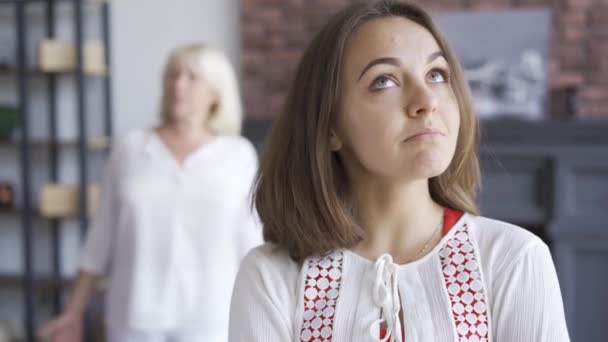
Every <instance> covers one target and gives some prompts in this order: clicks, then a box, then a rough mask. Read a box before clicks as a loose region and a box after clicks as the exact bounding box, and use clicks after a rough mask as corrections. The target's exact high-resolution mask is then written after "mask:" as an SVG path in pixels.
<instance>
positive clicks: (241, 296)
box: [229, 214, 569, 342]
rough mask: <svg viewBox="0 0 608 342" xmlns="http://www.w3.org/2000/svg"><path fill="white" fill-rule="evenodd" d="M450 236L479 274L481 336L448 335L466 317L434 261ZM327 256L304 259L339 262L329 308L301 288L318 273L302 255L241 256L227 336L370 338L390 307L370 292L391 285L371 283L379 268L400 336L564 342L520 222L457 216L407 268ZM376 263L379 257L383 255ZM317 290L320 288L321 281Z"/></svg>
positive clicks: (253, 340)
mask: <svg viewBox="0 0 608 342" xmlns="http://www.w3.org/2000/svg"><path fill="white" fill-rule="evenodd" d="M459 234H463V236H465V237H466V238H467V239H470V243H467V244H466V250H465V252H466V253H467V254H468V255H469V256H471V257H472V258H473V259H474V262H473V263H471V264H470V265H469V264H466V267H467V268H469V266H471V269H475V272H478V273H477V274H479V277H480V278H479V283H481V284H482V286H481V288H480V290H481V292H479V291H478V292H479V293H476V294H475V295H476V296H477V295H482V296H483V298H484V299H485V303H486V304H487V306H486V305H484V310H485V309H487V311H486V313H485V314H484V315H479V316H478V317H473V319H478V318H480V317H481V316H484V317H483V320H484V321H483V322H484V326H485V327H488V330H486V331H487V333H488V334H487V337H486V338H485V339H478V338H472V339H467V338H463V337H460V338H459V337H457V335H458V332H457V331H458V329H460V328H465V329H466V328H467V323H466V320H467V319H468V316H467V317H466V318H465V317H464V316H463V317H462V319H463V320H462V321H458V322H457V320H458V319H457V318H456V316H457V315H455V314H454V307H453V304H452V303H451V299H450V298H454V297H451V296H450V295H448V292H451V291H450V290H448V287H449V286H446V279H449V276H446V273H447V272H446V269H444V268H442V265H443V264H442V258H444V259H443V260H445V258H446V254H449V253H450V250H454V248H453V244H452V243H453V242H454V241H457V240H459V239H460V236H459ZM446 251H447V252H446ZM327 257H330V258H331V260H330V261H328V259H327ZM327 257H321V259H318V258H312V259H314V260H324V261H328V263H327V264H326V265H329V264H333V265H334V266H329V268H332V267H335V265H338V264H340V265H341V274H340V273H338V274H339V277H340V278H339V279H340V280H339V281H338V283H339V285H336V286H333V285H332V286H333V287H332V288H333V289H335V288H338V289H339V292H338V295H337V299H336V300H335V302H336V303H337V304H334V305H335V306H334V307H332V308H329V305H327V306H325V302H326V301H324V303H323V304H322V306H323V308H322V310H323V311H320V310H316V309H315V305H312V301H311V300H309V299H308V298H310V296H309V293H308V292H306V293H305V290H304V289H305V286H306V285H307V284H310V282H311V281H312V282H313V283H315V281H314V280H311V279H314V277H316V276H317V275H318V274H319V272H318V271H319V269H321V268H316V267H315V268H314V269H312V270H311V268H312V267H310V265H311V263H310V260H311V258H309V259H307V261H306V262H305V263H303V264H302V265H299V264H298V263H296V262H294V261H293V260H291V259H290V258H289V256H288V255H287V253H286V252H285V251H284V250H282V249H278V248H277V247H276V246H274V245H272V244H265V245H263V246H260V247H258V248H256V249H253V250H252V251H251V252H250V253H249V254H248V256H246V257H245V259H244V260H243V263H242V265H241V267H240V270H239V274H238V276H237V280H236V284H235V287H234V293H233V297H232V304H231V305H232V307H231V312H230V333H229V341H230V342H245V341H247V342H262V341H263V342H279V341H281V342H285V341H308V340H309V338H310V336H313V338H312V339H310V340H311V341H312V340H315V341H316V339H314V336H316V337H318V338H319V341H329V339H325V338H322V337H324V336H328V335H331V341H337V342H342V341H349V342H359V341H379V340H380V339H379V330H378V329H377V328H378V326H374V325H373V322H374V321H376V320H377V319H378V318H380V317H384V316H382V312H383V311H389V312H390V308H389V310H381V307H380V306H379V305H378V303H376V300H375V299H374V296H375V295H377V290H378V287H377V285H381V286H380V288H381V289H382V290H383V291H384V290H388V291H390V287H385V286H384V285H386V284H378V280H379V279H378V277H377V273H376V271H377V266H378V265H380V266H381V267H386V268H385V269H388V270H390V271H391V272H393V273H392V274H391V279H395V280H396V281H397V284H398V289H399V291H398V292H399V293H398V294H396V295H397V296H398V298H399V299H398V301H399V302H400V306H401V308H403V320H404V325H405V341H407V342H446V341H480V340H483V341H496V342H523V341H526V342H528V341H530V342H532V341H534V342H566V341H569V337H568V331H567V328H566V322H565V318H564V309H563V304H562V298H561V293H560V289H559V284H558V280H557V276H556V272H555V268H554V266H553V261H552V259H551V255H550V253H549V249H548V248H547V246H546V245H545V244H544V243H543V242H542V241H541V240H540V239H539V238H537V237H536V236H534V235H532V234H531V233H529V232H527V231H525V230H523V229H521V228H519V227H516V226H513V225H510V224H507V223H504V222H500V221H496V220H490V219H487V218H484V217H476V216H471V215H468V214H465V215H464V216H463V217H462V218H461V219H460V221H459V222H458V223H456V225H455V226H454V227H452V229H451V230H450V231H449V232H448V234H447V235H446V236H445V237H444V238H443V239H442V240H441V242H440V243H439V244H438V245H437V246H436V247H435V248H434V249H433V251H432V252H430V253H429V254H428V255H426V256H424V257H423V258H422V259H420V260H418V261H416V262H413V263H410V264H407V265H394V264H392V265H391V264H387V263H384V262H382V263H380V262H379V261H376V262H372V261H369V260H367V259H364V258H362V257H361V256H358V255H357V254H355V253H353V252H351V251H348V250H338V251H335V252H334V253H331V254H330V255H329V256H327ZM380 259H383V261H386V259H384V256H383V258H380ZM336 260H339V262H338V263H336V262H335V261H336ZM467 263H468V262H467ZM313 265H314V264H313ZM463 265H464V264H463ZM329 268H327V269H329ZM327 269H326V270H327ZM311 274H312V275H313V278H310V276H311ZM333 279H338V278H337V277H333ZM330 280H331V279H330ZM332 282H333V281H332ZM479 283H478V284H479ZM316 284H317V286H319V285H318V284H319V283H318V282H317V283H316ZM322 287H327V282H326V283H325V284H324V286H322ZM319 288H320V287H319ZM316 293H317V292H316V291H314V293H313V297H314V296H317V298H318V297H319V295H318V294H316ZM328 293H329V292H325V293H324V297H323V298H326V299H327V298H334V297H335V292H334V296H333V297H332V296H331V295H328ZM384 309H386V308H384ZM306 311H308V312H306ZM397 311H398V308H397ZM305 312H306V313H305ZM326 314H330V315H332V316H333V318H332V319H333V329H331V330H330V332H328V331H323V329H324V328H326V327H327V326H328V324H330V322H326V321H325V319H326V318H327V316H325V315H326ZM307 316H308V317H309V320H308V321H307V320H306V317H307ZM315 317H320V319H318V318H317V319H315ZM315 320H316V321H317V322H315ZM397 324H399V323H397ZM461 325H463V326H462V327H461ZM395 329H397V330H401V329H400V327H399V328H395ZM311 332H313V334H312V335H311ZM391 341H392V340H391Z"/></svg>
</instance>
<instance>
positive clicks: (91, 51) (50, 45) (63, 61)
mask: <svg viewBox="0 0 608 342" xmlns="http://www.w3.org/2000/svg"><path fill="white" fill-rule="evenodd" d="M104 55H105V49H104V46H103V43H102V42H101V41H98V40H87V41H85V42H84V46H83V70H84V72H86V73H87V74H92V75H104V74H105V73H106V63H105V57H104ZM38 67H39V68H40V70H41V71H44V72H70V71H74V69H75V68H76V48H75V46H74V44H73V43H71V42H67V41H61V40H57V39H43V40H42V41H41V42H40V45H39V47H38Z"/></svg>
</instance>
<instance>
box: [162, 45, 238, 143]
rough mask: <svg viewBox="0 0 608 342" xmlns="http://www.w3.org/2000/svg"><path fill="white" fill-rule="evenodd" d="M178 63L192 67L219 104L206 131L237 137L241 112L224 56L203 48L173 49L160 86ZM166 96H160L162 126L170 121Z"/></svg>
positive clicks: (212, 108) (210, 116) (197, 46)
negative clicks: (212, 90) (209, 88)
mask: <svg viewBox="0 0 608 342" xmlns="http://www.w3.org/2000/svg"><path fill="white" fill-rule="evenodd" d="M179 61H182V62H185V63H187V64H188V65H190V66H192V67H193V68H194V71H195V72H196V73H197V74H199V75H203V76H204V78H205V80H206V81H207V82H209V84H210V85H211V87H212V88H213V89H214V90H215V91H216V92H217V95H218V100H217V103H215V104H214V105H213V106H212V107H211V111H210V113H209V118H208V120H207V123H206V124H207V127H208V128H209V129H210V130H212V131H213V132H214V133H216V134H234V135H236V134H239V133H240V132H241V124H242V120H243V109H242V104H241V97H240V94H239V86H238V81H237V78H236V74H235V72H234V69H233V68H232V65H231V64H230V61H229V60H228V58H227V57H226V55H224V54H223V53H222V52H221V51H219V50H216V49H213V48H211V47H209V46H206V45H204V44H191V45H186V46H181V47H178V48H175V49H174V50H173V51H172V52H171V54H170V55H169V58H168V59H167V63H166V64H165V68H164V71H163V82H165V81H166V79H167V76H168V74H169V72H170V70H171V67H172V66H173V65H174V64H175V63H177V62H179ZM165 96H166V94H165V93H164V92H163V96H162V100H161V112H160V116H161V121H162V123H163V124H165V123H167V122H168V121H169V120H170V119H171V113H170V112H169V111H168V109H167V102H166V98H165Z"/></svg>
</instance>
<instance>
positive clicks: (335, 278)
mask: <svg viewBox="0 0 608 342" xmlns="http://www.w3.org/2000/svg"><path fill="white" fill-rule="evenodd" d="M307 263H308V267H307V269H306V283H305V285H304V315H303V324H302V330H301V331H300V341H315V342H330V341H331V337H332V334H333V323H334V314H335V312H336V304H337V301H338V294H339V292H340V283H341V280H342V253H341V252H334V253H332V254H329V255H327V256H325V257H321V258H316V257H311V258H308V259H307Z"/></svg>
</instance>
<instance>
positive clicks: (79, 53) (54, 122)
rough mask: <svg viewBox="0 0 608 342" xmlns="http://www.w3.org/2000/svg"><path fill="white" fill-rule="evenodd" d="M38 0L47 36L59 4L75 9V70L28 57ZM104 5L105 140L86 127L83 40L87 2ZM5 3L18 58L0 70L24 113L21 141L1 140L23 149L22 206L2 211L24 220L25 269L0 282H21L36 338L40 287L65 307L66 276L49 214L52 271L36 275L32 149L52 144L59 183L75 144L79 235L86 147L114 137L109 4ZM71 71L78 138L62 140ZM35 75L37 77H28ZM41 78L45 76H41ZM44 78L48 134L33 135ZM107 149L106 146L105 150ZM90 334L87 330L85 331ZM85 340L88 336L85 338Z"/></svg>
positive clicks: (29, 331) (57, 230)
mask: <svg viewBox="0 0 608 342" xmlns="http://www.w3.org/2000/svg"><path fill="white" fill-rule="evenodd" d="M33 3H38V4H41V3H42V4H43V6H44V17H45V20H44V22H45V38H48V39H53V38H56V25H57V14H56V8H57V5H58V3H67V4H69V6H71V8H72V18H70V19H71V20H72V21H73V22H72V24H73V35H74V37H73V41H74V45H75V47H76V49H75V50H76V67H75V69H74V70H73V71H71V72H62V73H53V72H45V71H41V70H38V69H37V68H33V69H32V68H31V67H29V66H28V63H27V61H28V56H30V54H31V53H32V52H31V51H28V46H29V45H28V28H30V26H29V24H28V17H27V13H26V10H27V8H28V6H29V5H30V4H33ZM89 4H90V5H95V6H97V5H98V6H100V8H99V11H98V12H99V15H100V16H101V26H102V27H101V28H100V32H101V37H100V38H101V40H102V42H103V46H104V51H105V56H104V57H105V63H106V72H105V74H104V75H101V76H95V77H101V78H102V82H103V87H102V93H103V94H102V97H103V106H104V108H103V116H104V119H103V127H102V130H103V133H102V135H103V136H105V137H106V138H107V140H106V141H105V142H99V141H98V142H96V143H91V142H90V140H91V138H90V136H89V132H88V131H87V102H86V100H87V99H86V94H87V89H88V88H87V83H88V81H89V77H90V76H89V75H86V74H85V72H84V70H83V64H84V63H83V45H84V40H85V32H84V21H85V18H84V12H83V6H84V5H89ZM0 5H2V6H13V8H14V16H15V36H16V46H15V51H16V63H15V65H14V66H3V67H0V73H7V74H11V76H14V78H15V80H16V82H15V84H16V92H17V99H18V100H17V107H18V110H19V112H20V119H21V122H20V124H19V127H18V129H19V133H20V134H19V140H18V141H16V142H0V144H4V145H16V146H18V148H19V160H20V186H19V192H20V193H21V205H20V208H19V209H18V210H3V211H2V212H0V216H2V215H18V216H19V217H20V220H21V230H22V243H23V273H22V274H16V275H15V274H13V275H4V276H0V284H12V285H15V284H21V287H22V289H23V307H24V312H25V315H24V317H23V324H24V332H25V338H26V341H34V336H35V335H34V334H35V328H36V327H35V313H36V308H35V301H34V295H35V293H36V291H39V290H40V289H41V288H43V289H45V290H48V291H50V292H51V293H52V310H53V313H55V314H57V313H59V312H60V311H61V308H62V301H61V298H62V292H63V289H65V288H66V285H67V283H68V281H67V280H66V279H65V277H64V276H63V274H62V267H61V266H62V265H61V260H60V252H61V221H60V220H58V219H50V221H49V225H50V229H51V246H52V272H51V274H49V275H44V276H41V275H36V274H34V268H33V266H34V265H33V252H34V251H33V247H32V244H33V236H34V227H33V225H34V218H35V219H36V220H38V219H40V216H39V215H38V212H37V210H36V209H35V208H34V206H33V201H32V193H33V191H34V189H32V160H31V157H32V153H31V152H32V150H33V149H40V148H45V149H48V157H49V158H48V171H49V172H48V175H49V176H48V178H49V179H48V180H49V182H51V183H59V182H61V180H60V179H59V178H60V177H59V166H60V165H59V164H60V156H61V152H62V151H64V150H65V149H66V148H72V149H73V148H76V153H77V156H78V158H77V160H78V183H79V185H80V187H79V189H80V194H79V208H80V211H79V215H78V220H79V226H80V231H81V237H83V236H84V233H85V231H86V229H87V225H88V216H87V210H86V208H88V206H87V196H86V191H87V190H86V189H87V184H88V183H89V177H88V172H87V165H88V162H89V161H88V152H89V151H90V150H91V149H92V148H100V149H106V148H107V147H109V141H110V137H111V136H112V106H111V105H112V96H111V77H110V74H111V65H110V55H111V51H110V47H111V44H110V29H109V22H110V20H109V19H110V6H109V4H108V2H107V1H101V2H100V1H95V2H92V1H87V0H0ZM63 74H67V75H68V76H72V77H74V79H75V87H74V100H75V102H76V113H77V116H76V118H74V119H75V120H76V121H77V128H78V138H77V140H75V141H62V140H60V139H59V137H58V115H57V96H58V92H57V88H58V77H60V75H63ZM32 77H36V79H35V80H30V78H32ZM40 77H41V78H42V79H41V78H40ZM32 82H45V83H46V90H47V93H46V97H47V98H46V104H47V110H48V118H49V120H48V122H49V125H48V139H43V140H34V139H32V137H31V135H30V128H31V126H30V117H29V116H30V108H31V106H30V101H31V95H32V94H31V91H30V89H31V83H32ZM106 150H107V149H106ZM85 336H87V334H85ZM86 340H87V341H89V340H90V339H89V338H88V337H87V338H86Z"/></svg>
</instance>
